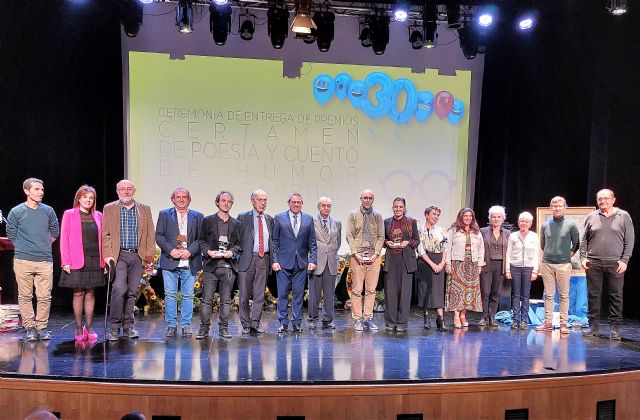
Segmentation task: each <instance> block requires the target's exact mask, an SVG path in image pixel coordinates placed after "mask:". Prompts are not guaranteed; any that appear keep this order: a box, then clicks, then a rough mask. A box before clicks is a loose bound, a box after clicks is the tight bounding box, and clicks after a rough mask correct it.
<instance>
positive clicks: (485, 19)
mask: <svg viewBox="0 0 640 420" xmlns="http://www.w3.org/2000/svg"><path fill="white" fill-rule="evenodd" d="M492 23H493V16H491V15H490V14H489V13H482V14H481V15H480V16H478V25H480V26H482V27H483V28H486V27H488V26H491V24H492Z"/></svg>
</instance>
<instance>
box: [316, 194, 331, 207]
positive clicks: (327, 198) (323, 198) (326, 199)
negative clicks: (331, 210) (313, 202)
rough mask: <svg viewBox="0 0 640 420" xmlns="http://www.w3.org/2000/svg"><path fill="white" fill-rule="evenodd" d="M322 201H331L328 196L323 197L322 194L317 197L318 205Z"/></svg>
mask: <svg viewBox="0 0 640 420" xmlns="http://www.w3.org/2000/svg"><path fill="white" fill-rule="evenodd" d="M323 201H328V202H329V203H331V198H329V197H325V196H324V195H323V196H322V197H320V198H318V205H320V203H321V202H323Z"/></svg>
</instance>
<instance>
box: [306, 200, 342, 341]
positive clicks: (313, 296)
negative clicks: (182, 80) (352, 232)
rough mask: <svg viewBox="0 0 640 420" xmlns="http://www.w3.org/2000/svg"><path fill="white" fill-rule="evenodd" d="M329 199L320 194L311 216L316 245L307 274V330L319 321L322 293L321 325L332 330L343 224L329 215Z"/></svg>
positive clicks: (334, 325) (313, 327) (333, 326)
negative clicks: (311, 268) (315, 258)
mask: <svg viewBox="0 0 640 420" xmlns="http://www.w3.org/2000/svg"><path fill="white" fill-rule="evenodd" d="M330 213H331V199H330V198H328V197H320V199H319V200H318V215H317V216H316V217H315V218H314V219H313V225H314V228H315V231H316V243H317V244H318V264H317V266H316V269H315V271H314V272H312V273H311V274H310V275H309V329H312V330H313V329H315V328H316V323H317V322H318V304H319V303H320V293H321V292H324V303H323V304H322V328H330V329H334V328H335V327H336V324H334V323H333V309H334V308H333V306H334V303H333V298H334V296H335V291H336V275H337V274H338V250H339V249H340V242H341V239H342V223H341V222H340V221H339V220H336V219H334V218H333V217H331V216H330Z"/></svg>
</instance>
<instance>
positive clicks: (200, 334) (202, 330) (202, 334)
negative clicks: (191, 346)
mask: <svg viewBox="0 0 640 420" xmlns="http://www.w3.org/2000/svg"><path fill="white" fill-rule="evenodd" d="M208 336H209V327H200V329H199V330H198V334H196V340H200V339H201V338H205V337H208Z"/></svg>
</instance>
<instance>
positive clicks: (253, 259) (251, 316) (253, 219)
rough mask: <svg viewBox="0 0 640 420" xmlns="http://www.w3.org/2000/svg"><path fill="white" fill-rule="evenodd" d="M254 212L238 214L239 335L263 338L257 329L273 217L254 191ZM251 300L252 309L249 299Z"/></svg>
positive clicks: (268, 265)
mask: <svg viewBox="0 0 640 420" xmlns="http://www.w3.org/2000/svg"><path fill="white" fill-rule="evenodd" d="M251 204H252V205H253V210H249V211H246V212H244V213H240V214H239V215H238V220H239V221H240V223H241V224H242V254H240V260H239V261H238V288H239V289H240V322H242V334H249V333H250V332H252V333H254V334H262V333H263V332H264V330H263V329H262V326H261V325H260V319H261V318H262V306H263V305H264V290H265V286H266V284H267V277H268V276H269V275H270V274H271V255H272V249H273V243H272V241H271V238H273V217H271V216H269V215H268V214H267V213H265V210H266V209H267V193H266V192H265V191H263V190H260V189H258V190H255V191H253V192H252V193H251ZM251 298H253V303H252V304H251V308H249V299H251Z"/></svg>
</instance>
